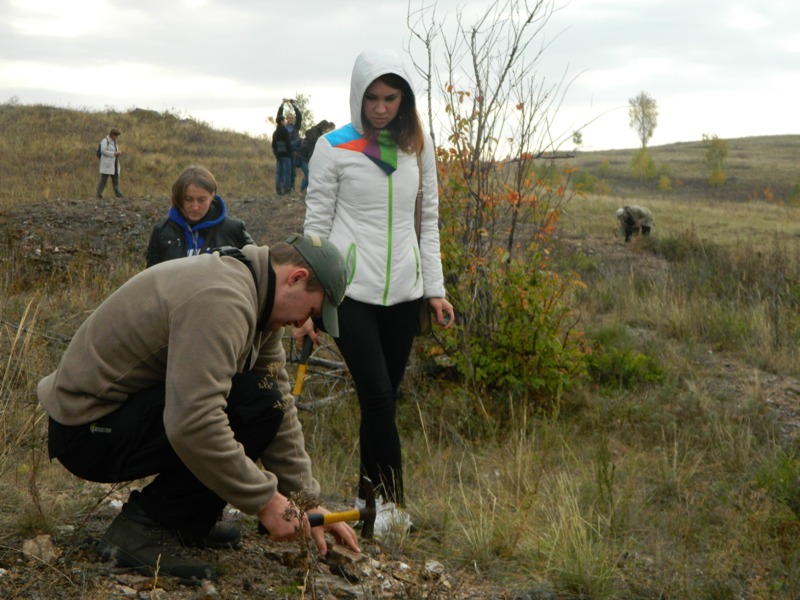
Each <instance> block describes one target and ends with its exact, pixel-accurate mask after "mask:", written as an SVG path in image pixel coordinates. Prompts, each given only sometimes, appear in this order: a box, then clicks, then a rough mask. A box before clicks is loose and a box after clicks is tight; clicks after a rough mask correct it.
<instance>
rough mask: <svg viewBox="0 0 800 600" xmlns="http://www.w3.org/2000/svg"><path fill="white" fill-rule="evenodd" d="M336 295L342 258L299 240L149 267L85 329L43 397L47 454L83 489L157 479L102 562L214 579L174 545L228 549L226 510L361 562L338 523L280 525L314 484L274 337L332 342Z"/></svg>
mask: <svg viewBox="0 0 800 600" xmlns="http://www.w3.org/2000/svg"><path fill="white" fill-rule="evenodd" d="M345 287H346V274H345V266H344V260H343V259H342V256H341V254H340V253H339V251H338V250H337V249H336V248H335V247H334V246H333V245H332V244H331V243H330V242H328V241H327V240H322V239H320V238H318V237H315V236H300V235H295V236H292V237H291V238H289V239H288V240H287V241H286V242H280V243H278V244H275V245H274V246H272V247H269V248H268V247H266V246H263V247H257V246H255V245H248V246H246V247H244V248H243V249H242V250H241V251H238V250H233V251H232V253H229V252H225V251H220V252H214V253H211V254H202V255H200V256H197V257H191V258H179V259H176V260H170V261H166V262H164V263H161V264H158V265H156V266H153V267H151V268H149V269H146V270H144V271H142V272H141V273H139V274H137V275H135V276H134V277H133V278H131V279H130V280H129V281H128V282H127V283H125V284H124V285H122V286H121V287H120V288H119V289H118V290H117V291H115V292H114V293H113V294H111V296H109V297H108V298H107V299H106V300H105V301H104V302H103V303H102V304H100V306H99V307H98V308H97V309H96V310H95V311H94V312H93V313H92V314H91V315H90V316H89V318H88V319H87V320H86V321H85V322H84V323H83V324H82V325H81V326H80V328H79V329H78V331H77V332H76V333H75V335H74V337H73V338H72V341H71V342H70V344H69V346H68V347H67V349H66V351H65V352H64V355H63V357H62V358H61V360H60V362H59V365H58V368H57V369H56V370H55V371H54V372H53V373H51V374H50V375H48V376H47V377H45V378H44V379H42V380H41V381H40V382H39V385H38V389H37V392H38V396H39V401H40V402H41V404H42V406H43V408H44V409H45V411H47V413H48V415H49V425H50V429H49V450H50V455H51V457H53V458H57V459H58V460H59V461H60V462H61V463H62V464H63V465H64V466H65V467H66V468H67V469H68V470H69V471H71V472H72V473H74V474H75V475H77V476H78V477H81V478H84V479H87V480H90V481H98V482H123V481H130V480H136V479H141V478H144V477H149V476H155V477H154V478H153V479H152V481H151V482H150V483H148V484H147V485H145V486H144V487H143V488H142V489H141V490H136V491H133V492H131V494H130V496H129V498H128V501H127V502H126V503H125V504H124V505H123V508H122V511H121V512H120V514H119V515H118V516H117V517H116V518H115V519H114V520H113V522H112V523H111V525H110V526H109V528H108V529H107V530H106V532H105V534H104V535H103V537H102V539H101V540H100V544H99V550H100V553H101V555H102V556H103V557H104V558H106V559H114V560H116V561H117V563H118V564H119V565H120V566H125V567H131V568H134V569H136V570H138V571H140V572H143V573H145V574H148V575H153V574H154V573H155V572H156V570H158V571H159V572H160V573H161V574H169V575H172V576H175V577H179V578H180V579H182V580H184V581H198V582H199V581H200V580H202V579H214V578H215V577H216V574H215V570H214V568H213V566H212V565H211V564H208V563H206V562H204V561H201V560H198V559H196V558H194V557H192V556H190V555H188V554H187V553H185V552H184V551H183V550H182V547H183V546H199V547H211V548H236V547H238V546H239V545H240V532H239V530H238V529H237V528H236V526H235V525H233V524H231V523H226V522H223V521H220V517H221V515H222V511H223V509H224V507H225V505H226V504H228V503H230V504H231V505H233V506H234V507H236V508H238V509H239V510H241V511H242V512H244V513H246V514H251V515H257V516H258V520H259V521H260V523H261V524H262V525H263V526H264V527H265V528H266V529H267V531H268V532H269V534H270V537H271V539H273V540H276V541H284V540H292V539H294V538H296V537H297V536H298V535H306V536H310V537H311V538H313V540H314V542H315V543H316V546H317V548H318V550H319V552H320V553H321V554H323V555H324V554H325V553H326V552H327V545H326V540H325V531H328V532H330V533H331V534H332V535H333V536H334V538H335V539H336V541H337V542H339V543H343V544H345V545H346V546H348V547H349V548H350V549H352V550H355V551H358V543H357V540H356V536H355V532H354V531H353V529H352V528H351V527H350V526H349V525H347V524H344V523H336V524H329V525H325V526H323V527H315V528H314V529H311V528H310V527H309V524H308V521H307V519H306V518H305V517H304V520H303V522H302V523H298V522H297V519H294V520H291V519H289V520H287V517H286V516H285V514H286V510H287V508H288V507H289V499H288V496H289V495H290V494H292V493H295V492H297V493H300V492H304V493H306V494H310V495H312V496H318V495H319V492H320V487H319V484H318V483H317V481H316V480H315V479H314V478H313V476H312V470H311V461H310V458H309V456H308V454H307V453H306V450H305V444H304V437H303V431H302V428H301V425H300V422H299V421H298V418H297V411H296V408H295V406H294V402H293V399H292V396H291V394H290V385H289V377H288V374H287V373H286V370H285V360H286V356H285V353H284V349H283V343H282V331H283V327H284V326H286V325H289V324H295V325H300V324H302V323H303V322H305V321H306V320H307V319H308V318H309V317H321V318H322V321H323V324H324V326H325V328H326V330H327V331H328V333H330V334H331V335H334V336H336V335H338V320H337V315H336V309H337V306H338V305H339V304H340V303H341V301H342V298H343V297H344V293H345ZM259 462H260V463H261V464H260V465H259V464H258V463H259ZM262 467H263V468H262ZM309 512H311V513H313V512H321V513H327V512H328V511H327V510H326V509H324V508H322V507H318V508H317V509H314V510H311V511H309Z"/></svg>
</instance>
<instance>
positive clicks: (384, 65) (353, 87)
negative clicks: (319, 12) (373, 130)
mask: <svg viewBox="0 0 800 600" xmlns="http://www.w3.org/2000/svg"><path fill="white" fill-rule="evenodd" d="M387 73H394V74H395V75H399V76H400V77H402V78H403V79H405V80H406V81H407V82H408V84H409V87H410V88H411V89H412V90H413V89H414V86H413V85H411V78H410V77H409V76H408V71H407V70H406V67H405V65H404V64H403V61H402V60H401V58H400V55H399V54H398V53H397V52H395V51H394V50H388V49H384V50H366V51H364V52H362V53H361V54H359V55H358V57H357V58H356V62H355V64H354V65H353V74H352V75H351V77H350V122H351V123H352V124H353V127H355V128H356V131H358V133H359V134H361V135H364V125H363V123H362V122H361V103H362V102H363V100H364V92H366V91H367V88H368V87H369V84H371V83H372V82H373V81H375V80H376V79H377V78H378V77H380V76H381V75H385V74H387ZM412 93H413V92H412Z"/></svg>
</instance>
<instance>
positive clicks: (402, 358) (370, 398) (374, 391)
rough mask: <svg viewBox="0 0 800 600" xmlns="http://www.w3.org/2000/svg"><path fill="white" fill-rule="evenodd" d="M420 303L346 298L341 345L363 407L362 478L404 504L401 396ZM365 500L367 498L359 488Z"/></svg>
mask: <svg viewBox="0 0 800 600" xmlns="http://www.w3.org/2000/svg"><path fill="white" fill-rule="evenodd" d="M416 323H417V302H416V301H411V302H403V303H401V304H395V305H394V306H377V305H374V304H365V303H363V302H359V301H357V300H352V299H350V298H345V299H344V302H342V304H341V305H340V306H339V337H338V338H337V339H336V344H337V345H338V346H339V350H340V351H341V353H342V357H343V358H344V360H345V362H346V363H347V368H348V369H349V371H350V374H351V375H352V377H353V382H354V383H355V386H356V392H357V394H358V403H359V406H360V407H361V426H360V428H359V442H360V451H361V454H360V457H361V474H362V475H366V476H368V477H369V478H370V479H371V480H372V481H373V483H374V484H375V485H376V488H377V490H378V493H380V494H381V495H382V496H383V497H384V498H385V499H386V500H389V501H392V502H395V503H397V504H399V505H402V504H403V502H404V495H403V466H402V457H401V451H400V434H399V433H398V431H397V424H396V422H395V414H396V412H397V392H398V389H399V388H400V382H401V381H402V380H403V375H404V374H405V370H406V363H407V362H408V357H409V355H410V354H411V348H412V346H413V344H414V329H415V326H416ZM359 494H360V495H361V497H363V496H364V494H363V490H360V492H359Z"/></svg>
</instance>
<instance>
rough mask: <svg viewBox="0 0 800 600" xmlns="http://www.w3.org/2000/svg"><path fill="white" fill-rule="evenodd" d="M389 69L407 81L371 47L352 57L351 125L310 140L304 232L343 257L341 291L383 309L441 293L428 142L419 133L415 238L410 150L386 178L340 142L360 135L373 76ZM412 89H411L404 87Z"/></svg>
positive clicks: (392, 59) (391, 58)
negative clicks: (344, 270) (327, 242)
mask: <svg viewBox="0 0 800 600" xmlns="http://www.w3.org/2000/svg"><path fill="white" fill-rule="evenodd" d="M387 73H394V74H396V75H399V76H401V77H402V78H403V79H405V80H406V81H407V82H409V83H410V82H411V79H410V78H409V76H408V72H407V70H406V68H405V66H404V65H403V63H402V61H401V60H400V57H399V55H398V54H397V53H396V52H394V51H392V50H374V51H369V52H364V53H362V54H361V55H359V56H358V58H357V59H356V62H355V65H354V67H353V74H352V78H351V82H350V117H351V119H352V122H351V123H350V124H349V125H346V126H345V127H342V128H340V129H337V130H336V131H333V132H331V133H329V134H327V135H325V136H324V137H322V138H320V139H319V141H318V142H317V144H316V146H315V149H314V154H313V155H312V158H311V162H310V165H309V185H308V194H307V196H306V218H305V224H304V232H305V233H306V234H315V235H319V236H322V237H327V238H329V239H330V240H331V241H332V242H333V243H334V244H335V245H336V246H337V247H338V248H339V250H340V251H341V253H342V255H343V256H344V257H345V262H346V263H347V269H348V290H347V296H348V297H350V298H352V299H354V300H359V301H361V302H366V303H369V304H377V305H383V306H390V305H393V304H397V303H400V302H405V301H409V300H413V299H416V298H420V297H421V296H424V297H426V298H432V297H442V298H443V297H444V296H445V289H444V278H443V275H442V262H441V254H440V246H439V224H438V219H439V193H438V183H437V177H436V159H435V155H434V148H433V142H432V140H431V139H430V137H429V136H428V135H426V136H425V147H424V150H423V152H422V153H421V155H420V160H421V164H422V188H423V203H422V227H421V236H420V243H419V244H418V243H417V235H416V232H415V228H414V209H415V204H416V196H417V189H418V187H419V170H418V168H417V157H416V155H415V154H413V153H412V154H406V153H404V152H402V151H400V150H399V149H398V157H397V170H396V171H394V172H393V173H392V174H390V175H387V174H386V173H385V172H384V171H383V170H382V169H381V168H380V167H378V166H377V165H376V164H375V163H373V162H372V161H371V160H370V159H369V158H368V157H367V156H366V155H364V154H363V153H362V152H358V151H354V150H352V149H346V148H344V147H343V143H346V142H347V141H348V140H353V139H358V138H359V137H360V136H363V134H364V127H363V125H362V122H361V103H362V100H363V98H364V92H365V91H366V89H367V87H369V85H370V84H371V83H372V82H373V81H374V80H375V79H377V78H378V77H379V76H381V75H384V74H387ZM411 87H413V86H411Z"/></svg>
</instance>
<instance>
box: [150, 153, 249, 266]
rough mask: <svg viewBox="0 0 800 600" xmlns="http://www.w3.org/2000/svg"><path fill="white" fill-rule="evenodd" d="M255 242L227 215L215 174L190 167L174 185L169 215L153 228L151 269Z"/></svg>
mask: <svg viewBox="0 0 800 600" xmlns="http://www.w3.org/2000/svg"><path fill="white" fill-rule="evenodd" d="M253 243H255V242H254V241H253V238H252V237H250V234H249V233H247V230H246V229H245V226H244V223H243V222H242V221H240V220H239V219H234V218H233V217H229V216H228V215H227V208H226V206H225V201H224V200H223V199H222V197H220V196H219V195H217V181H216V179H214V175H212V174H211V172H210V171H209V170H208V169H205V168H204V167H197V166H194V167H187V168H186V169H184V170H183V173H181V174H180V176H179V177H178V179H177V180H176V181H175V183H174V184H173V185H172V208H170V209H169V215H168V216H167V218H166V219H164V220H162V221H159V222H158V223H156V224H155V226H154V227H153V232H152V234H151V235H150V243H149V244H148V245H147V266H148V267H152V266H153V265H155V264H158V263H160V262H164V261H166V260H172V259H173V258H181V257H183V256H193V255H195V254H201V253H203V252H209V251H210V250H211V249H213V248H219V247H220V246H236V247H237V248H241V247H243V246H246V245H248V244H253Z"/></svg>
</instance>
